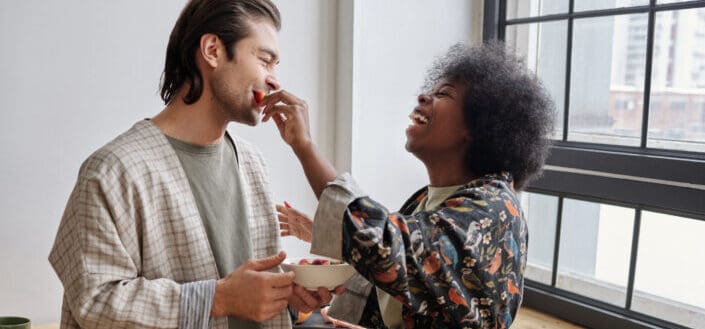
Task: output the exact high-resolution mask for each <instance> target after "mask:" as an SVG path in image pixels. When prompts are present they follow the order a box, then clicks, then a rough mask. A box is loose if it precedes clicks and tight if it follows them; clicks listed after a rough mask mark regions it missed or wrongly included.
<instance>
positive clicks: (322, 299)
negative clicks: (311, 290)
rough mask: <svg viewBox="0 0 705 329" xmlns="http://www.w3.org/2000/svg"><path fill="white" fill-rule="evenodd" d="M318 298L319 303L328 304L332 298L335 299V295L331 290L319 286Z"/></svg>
mask: <svg viewBox="0 0 705 329" xmlns="http://www.w3.org/2000/svg"><path fill="white" fill-rule="evenodd" d="M318 299H319V303H321V304H328V303H329V302H330V300H331V299H333V296H332V295H331V294H330V291H328V289H326V288H323V287H318Z"/></svg>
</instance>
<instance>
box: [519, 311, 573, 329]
mask: <svg viewBox="0 0 705 329" xmlns="http://www.w3.org/2000/svg"><path fill="white" fill-rule="evenodd" d="M578 328H584V327H581V326H577V325H574V324H572V323H570V322H566V321H563V320H561V319H559V318H556V317H553V316H550V315H548V314H544V313H540V312H538V311H536V310H533V309H530V308H526V307H523V308H521V309H520V310H519V314H518V315H517V318H516V320H514V323H513V324H512V329H578Z"/></svg>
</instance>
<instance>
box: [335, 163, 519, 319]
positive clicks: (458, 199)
mask: <svg viewBox="0 0 705 329" xmlns="http://www.w3.org/2000/svg"><path fill="white" fill-rule="evenodd" d="M426 193H427V189H426V188H423V189H421V190H419V191H418V192H416V193H415V194H414V195H413V196H412V197H411V198H410V199H409V200H408V201H407V202H406V203H405V204H404V206H403V207H402V208H401V211H399V212H397V213H389V212H388V211H387V209H386V208H384V207H383V206H382V205H380V204H379V203H377V202H375V201H374V200H372V199H370V198H368V197H364V198H359V199H357V200H355V201H353V202H352V203H350V204H349V205H348V208H347V210H346V212H345V215H344V217H345V221H344V225H343V257H344V258H345V260H346V261H348V262H349V263H350V264H352V265H353V266H354V267H355V268H356V269H357V271H358V272H360V273H361V274H362V275H364V276H365V277H366V278H367V279H368V280H369V281H370V282H373V283H374V284H375V286H377V287H379V288H381V289H383V290H384V291H385V292H387V293H389V294H390V295H392V296H393V297H394V298H396V299H397V300H398V301H400V302H401V303H402V304H403V315H402V316H403V320H404V326H405V328H508V327H509V326H510V325H511V324H512V321H513V319H514V316H515V315H516V312H517V310H518V309H519V306H520V305H521V300H522V290H523V283H524V268H525V266H526V250H527V225H526V220H525V218H524V215H523V213H522V211H521V209H520V206H519V201H518V199H517V196H516V192H515V191H514V188H513V184H512V178H511V175H509V174H498V175H486V176H483V177H481V178H479V179H476V180H473V181H471V182H470V183H468V184H466V185H464V186H463V187H461V188H460V189H458V190H457V191H456V192H454V193H453V194H452V195H451V196H450V197H449V198H448V199H446V200H444V202H443V203H441V205H440V206H438V207H437V208H435V209H433V210H431V211H421V212H418V213H416V214H415V215H411V213H412V212H413V211H414V209H416V207H417V206H418V204H419V203H420V202H421V201H422V200H423V199H424V198H425V197H426ZM373 295H374V294H373ZM378 312H379V310H378V308H370V307H366V308H365V313H368V314H363V319H364V318H366V317H374V318H380V316H379V314H375V313H378ZM378 323H381V321H379V322H378ZM382 326H383V325H382Z"/></svg>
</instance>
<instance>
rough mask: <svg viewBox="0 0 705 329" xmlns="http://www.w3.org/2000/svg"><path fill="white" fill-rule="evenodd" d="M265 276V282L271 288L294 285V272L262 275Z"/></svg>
mask: <svg viewBox="0 0 705 329" xmlns="http://www.w3.org/2000/svg"><path fill="white" fill-rule="evenodd" d="M262 274H264V275H266V276H267V281H269V284H270V286H271V287H286V286H290V285H292V284H294V277H295V276H296V275H295V274H294V272H284V273H269V272H266V273H262Z"/></svg>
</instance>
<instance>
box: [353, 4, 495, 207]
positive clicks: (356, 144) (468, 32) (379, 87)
mask: <svg viewBox="0 0 705 329" xmlns="http://www.w3.org/2000/svg"><path fill="white" fill-rule="evenodd" d="M481 5H482V2H481V1H465V0H445V1H433V2H430V1H423V0H414V1H408V0H407V1H402V0H397V1H356V2H355V3H354V17H355V23H354V28H353V30H354V42H353V43H354V45H353V54H354V55H353V58H354V60H353V71H354V73H353V74H354V81H353V90H352V94H353V96H352V99H353V101H352V102H353V104H352V108H353V114H352V116H353V119H352V138H351V140H352V174H353V176H354V177H355V178H356V179H357V181H358V183H359V184H360V185H361V186H362V188H363V189H365V190H366V191H367V192H368V193H369V194H370V195H371V196H372V197H374V198H376V199H377V200H378V201H380V202H381V203H382V204H384V205H385V206H387V208H388V209H389V210H391V211H396V210H398V209H399V207H400V206H401V205H402V204H403V202H404V201H405V200H406V198H407V197H409V196H410V195H411V194H412V193H413V192H415V191H416V190H417V189H419V188H420V187H421V186H423V185H426V184H428V176H427V173H426V170H425V168H424V167H423V166H422V164H421V162H420V161H418V160H417V159H416V158H414V157H413V156H412V155H411V154H410V153H408V152H407V151H406V149H405V148H404V145H405V144H406V133H405V130H406V127H407V126H408V125H409V123H410V120H409V119H408V115H409V113H411V111H412V110H413V108H414V107H415V106H416V104H417V102H416V99H417V98H416V96H417V95H418V93H419V91H420V87H421V85H422V83H423V79H424V76H425V73H426V70H427V69H428V68H429V67H430V65H431V63H432V62H433V59H434V58H435V57H436V56H439V55H442V54H444V53H445V52H446V50H448V48H449V47H450V46H451V45H453V44H455V43H457V42H466V43H472V42H473V41H477V40H478V38H479V37H480V33H481V32H478V31H481V25H482V22H481V17H478V16H477V15H478V14H481V13H482V6H481ZM471 39H472V40H471Z"/></svg>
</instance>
